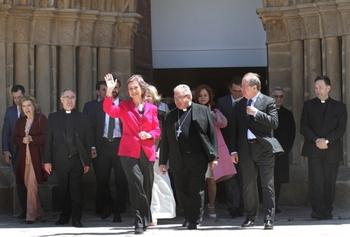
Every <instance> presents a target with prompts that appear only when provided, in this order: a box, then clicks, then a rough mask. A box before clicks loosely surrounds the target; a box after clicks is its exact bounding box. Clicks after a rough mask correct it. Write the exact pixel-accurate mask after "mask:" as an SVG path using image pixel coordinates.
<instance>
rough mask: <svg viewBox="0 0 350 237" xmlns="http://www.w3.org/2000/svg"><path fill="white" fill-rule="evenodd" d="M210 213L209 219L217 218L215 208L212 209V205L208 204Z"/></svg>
mask: <svg viewBox="0 0 350 237" xmlns="http://www.w3.org/2000/svg"><path fill="white" fill-rule="evenodd" d="M208 212H209V213H208V214H209V218H216V213H215V206H213V207H211V206H210V204H208Z"/></svg>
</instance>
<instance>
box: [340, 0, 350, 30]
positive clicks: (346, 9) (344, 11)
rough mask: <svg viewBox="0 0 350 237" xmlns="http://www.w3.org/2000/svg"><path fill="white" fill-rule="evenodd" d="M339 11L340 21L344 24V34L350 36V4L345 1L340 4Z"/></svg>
mask: <svg viewBox="0 0 350 237" xmlns="http://www.w3.org/2000/svg"><path fill="white" fill-rule="evenodd" d="M337 4H338V10H339V12H340V19H341V23H342V30H343V34H346V35H347V34H350V2H348V1H344V2H342V3H338V2H337Z"/></svg>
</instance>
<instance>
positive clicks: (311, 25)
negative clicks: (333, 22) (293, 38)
mask: <svg viewBox="0 0 350 237" xmlns="http://www.w3.org/2000/svg"><path fill="white" fill-rule="evenodd" d="M303 23H304V27H305V33H306V37H307V38H318V37H320V27H319V19H318V16H308V17H304V18H303Z"/></svg>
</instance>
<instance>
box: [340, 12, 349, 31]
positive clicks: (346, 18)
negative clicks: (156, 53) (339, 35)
mask: <svg viewBox="0 0 350 237" xmlns="http://www.w3.org/2000/svg"><path fill="white" fill-rule="evenodd" d="M341 19H342V23H343V31H344V33H346V34H350V12H342V13H341Z"/></svg>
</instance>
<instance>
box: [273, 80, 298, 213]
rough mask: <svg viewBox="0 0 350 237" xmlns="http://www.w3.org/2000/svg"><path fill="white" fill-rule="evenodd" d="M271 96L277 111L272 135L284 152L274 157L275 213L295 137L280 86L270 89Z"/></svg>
mask: <svg viewBox="0 0 350 237" xmlns="http://www.w3.org/2000/svg"><path fill="white" fill-rule="evenodd" d="M271 97H272V98H274V100H275V102H276V107H277V112H278V128H277V129H275V130H274V131H273V135H274V137H275V138H276V139H277V140H278V141H279V143H280V144H281V146H282V148H283V150H284V153H283V154H282V155H279V156H277V155H276V157H275V169H274V170H275V171H274V180H275V197H276V198H275V202H276V209H275V210H276V211H275V212H276V213H280V212H281V210H280V209H279V208H278V199H279V196H280V192H281V185H282V183H289V152H290V151H291V150H292V147H293V144H294V139H295V130H296V129H295V121H294V116H293V113H292V111H290V110H288V109H286V108H285V107H284V106H283V102H284V98H285V95H284V90H283V88H282V87H279V86H275V87H274V88H273V89H272V91H271Z"/></svg>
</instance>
